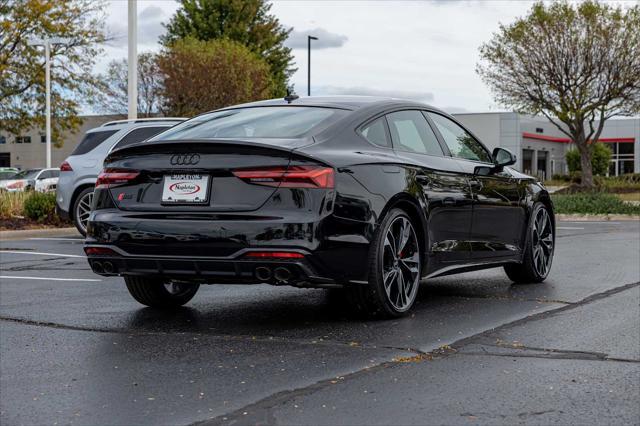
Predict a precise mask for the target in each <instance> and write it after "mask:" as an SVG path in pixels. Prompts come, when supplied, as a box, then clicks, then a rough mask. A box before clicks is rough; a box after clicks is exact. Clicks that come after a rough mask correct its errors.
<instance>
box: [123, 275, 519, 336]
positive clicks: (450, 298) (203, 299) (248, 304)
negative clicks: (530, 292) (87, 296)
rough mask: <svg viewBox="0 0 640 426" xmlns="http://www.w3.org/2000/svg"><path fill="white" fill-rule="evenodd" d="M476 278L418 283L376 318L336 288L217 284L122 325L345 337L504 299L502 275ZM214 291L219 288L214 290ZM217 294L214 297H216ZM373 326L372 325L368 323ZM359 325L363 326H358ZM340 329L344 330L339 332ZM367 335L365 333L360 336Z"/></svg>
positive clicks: (144, 328) (161, 329) (506, 284)
mask: <svg viewBox="0 0 640 426" xmlns="http://www.w3.org/2000/svg"><path fill="white" fill-rule="evenodd" d="M494 281H495V282H490V283H486V282H484V283H482V284H478V283H477V282H476V281H475V280H460V279H459V278H458V279H438V280H432V281H429V282H428V283H423V284H422V285H421V288H420V291H419V293H418V299H417V300H416V304H415V305H414V307H413V310H412V312H411V313H410V314H409V315H407V316H406V317H403V318H398V319H393V320H386V321H385V320H375V319H369V318H366V317H363V316H362V315H358V314H357V313H355V312H354V309H353V307H352V306H350V305H349V302H348V300H347V299H346V298H345V295H344V293H343V292H342V291H341V290H318V289H312V290H308V289H307V290H300V289H288V288H287V289H283V288H273V291H272V292H269V291H268V288H267V291H264V290H263V291H261V292H260V296H259V297H255V298H251V297H249V296H248V295H246V294H243V295H240V296H238V297H237V298H234V297H231V296H230V295H227V294H225V293H224V292H223V290H222V289H216V288H215V287H216V286H212V287H211V288H206V286H205V287H204V290H205V291H204V292H203V294H199V295H198V296H197V297H196V299H194V301H193V302H192V303H191V304H190V305H188V306H186V307H182V308H179V309H174V310H170V311H166V310H156V309H152V308H142V309H138V310H136V311H134V312H131V314H130V315H129V317H128V318H127V319H126V320H125V324H126V326H125V327H126V329H128V330H138V331H149V332H196V333H206V334H221V335H249V336H274V335H275V336H287V337H295V338H301V339H307V338H309V337H317V336H328V338H338V339H339V340H344V336H346V335H350V334H351V333H350V332H349V331H348V330H352V329H355V328H358V329H362V328H367V324H371V325H373V323H375V324H376V328H377V329H378V330H379V328H380V327H383V328H393V327H412V326H413V325H412V324H415V323H416V319H418V320H424V321H427V322H428V321H440V320H441V318H439V316H440V315H444V316H446V314H447V313H449V312H451V311H452V310H459V311H467V312H466V313H465V314H469V313H471V315H472V313H473V312H474V311H476V310H482V309H483V305H484V304H486V303H487V299H498V300H503V299H508V298H509V297H510V294H511V283H510V282H509V281H508V280H507V279H506V278H505V279H503V280H494ZM216 293H218V294H216ZM216 296H218V297H216ZM372 328H373V327H372ZM360 331H362V330H360ZM342 332H344V333H343V334H344V336H341V333H342ZM364 338H365V339H366V335H365V337H364Z"/></svg>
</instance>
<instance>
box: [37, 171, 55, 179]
mask: <svg viewBox="0 0 640 426" xmlns="http://www.w3.org/2000/svg"><path fill="white" fill-rule="evenodd" d="M50 177H52V176H51V171H50V170H45V171H43V172H42V173H40V175H39V176H38V177H37V180H42V179H49V178H50Z"/></svg>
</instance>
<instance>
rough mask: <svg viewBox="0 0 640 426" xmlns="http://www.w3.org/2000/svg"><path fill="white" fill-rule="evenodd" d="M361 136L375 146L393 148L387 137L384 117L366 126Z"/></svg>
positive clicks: (361, 130) (361, 131)
mask: <svg viewBox="0 0 640 426" xmlns="http://www.w3.org/2000/svg"><path fill="white" fill-rule="evenodd" d="M360 134H361V135H362V136H364V138H365V139H366V140H368V141H369V142H371V143H372V144H374V145H378V146H383V147H385V148H391V141H390V140H389V137H388V136H387V129H385V125H384V117H380V118H378V119H376V120H373V121H372V122H371V123H369V124H367V125H366V126H364V127H363V128H362V129H360Z"/></svg>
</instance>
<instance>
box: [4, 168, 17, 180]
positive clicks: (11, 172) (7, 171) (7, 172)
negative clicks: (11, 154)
mask: <svg viewBox="0 0 640 426" xmlns="http://www.w3.org/2000/svg"><path fill="white" fill-rule="evenodd" d="M19 171H20V170H18V169H16V168H14V167H0V181H3V180H9V179H11V178H12V177H14V176H15V175H16V173H18V172H19Z"/></svg>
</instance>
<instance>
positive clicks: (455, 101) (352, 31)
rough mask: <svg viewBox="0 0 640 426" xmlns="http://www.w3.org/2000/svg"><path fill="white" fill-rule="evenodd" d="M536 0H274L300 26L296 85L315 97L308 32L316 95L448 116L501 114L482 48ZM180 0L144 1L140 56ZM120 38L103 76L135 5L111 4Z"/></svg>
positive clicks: (121, 50)
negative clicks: (423, 106)
mask: <svg viewBox="0 0 640 426" xmlns="http://www.w3.org/2000/svg"><path fill="white" fill-rule="evenodd" d="M532 3H533V2H531V1H526V0H525V1H522V0H521V1H499V0H496V1H479V0H433V1H424V2H419V1H408V2H405V1H337V0H334V1H327V0H325V1H293V0H289V1H282V0H280V1H274V2H273V7H272V9H271V13H272V14H274V15H275V16H276V17H277V18H278V19H279V20H280V23H281V24H282V25H283V26H285V27H286V28H293V30H292V32H291V34H290V37H289V40H288V41H287V45H288V46H289V47H291V48H292V49H293V55H294V60H295V64H294V66H295V67H296V68H297V69H298V70H297V71H296V73H295V74H294V75H293V77H292V83H293V84H294V85H295V91H296V93H298V94H299V95H301V96H302V95H306V93H307V42H306V37H307V35H309V34H310V35H313V36H316V37H318V41H313V42H312V43H313V44H312V51H311V71H312V72H311V94H312V95H339V94H350V95H356V94H357V95H376V96H392V97H398V98H407V99H413V100H418V101H421V102H425V103H428V104H431V105H434V106H436V107H439V108H442V109H444V110H447V111H449V112H452V113H454V112H485V111H502V110H504V108H502V107H501V106H500V105H498V104H496V103H495V102H494V101H493V96H492V95H491V93H490V91H489V90H488V88H487V87H486V86H485V85H484V83H483V82H482V81H481V79H480V78H479V77H478V75H477V74H476V72H475V68H476V64H477V63H478V60H479V50H478V49H479V47H480V46H481V44H482V43H484V42H486V41H488V40H490V38H491V36H492V34H493V33H495V32H496V31H497V30H498V29H499V25H500V24H501V23H503V24H509V23H510V22H512V21H513V20H514V19H515V18H517V17H519V16H523V15H525V14H526V13H527V10H528V9H529V8H530V7H531V4H532ZM178 7H179V5H178V3H177V2H175V1H172V0H164V1H163V0H155V1H146V0H140V1H138V52H139V53H140V52H145V51H158V50H159V49H160V46H159V44H158V37H159V36H160V35H161V34H162V33H163V32H164V28H163V26H162V23H163V22H164V23H166V22H168V21H169V19H170V18H171V16H172V15H173V13H174V12H175V11H176V10H177V9H178ZM107 13H108V16H107V30H108V32H109V33H110V34H111V35H112V36H113V37H114V39H113V40H112V41H111V42H110V43H109V45H108V46H106V47H105V52H104V55H103V56H102V57H100V58H98V61H97V64H96V71H98V72H103V71H104V70H105V69H106V65H107V64H108V62H109V61H111V60H113V59H121V58H126V56H127V39H126V35H127V2H126V1H125V0H113V1H111V2H109V3H108V7H107Z"/></svg>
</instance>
